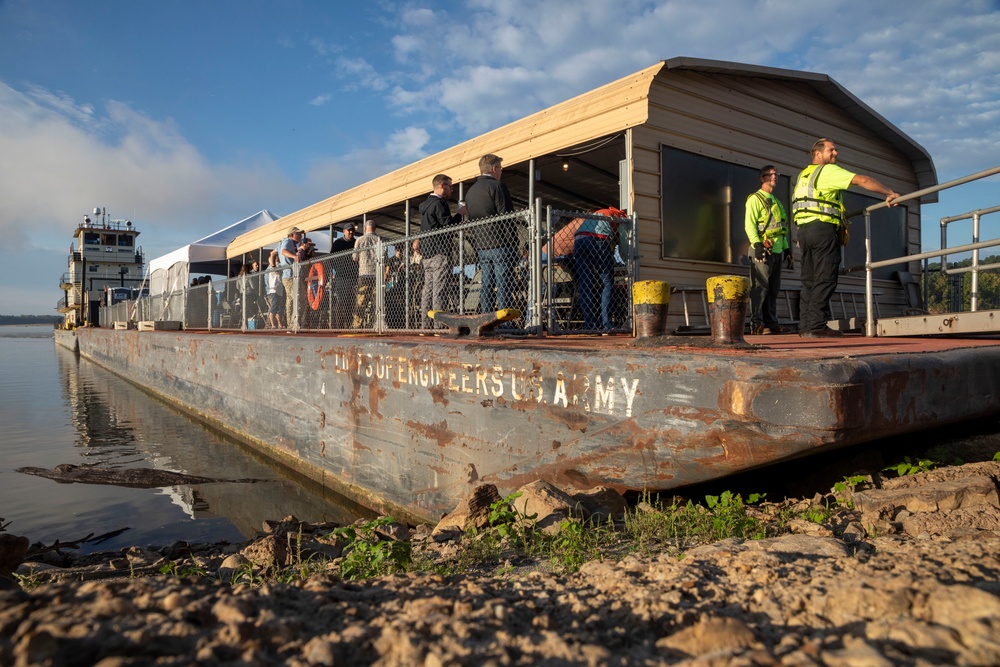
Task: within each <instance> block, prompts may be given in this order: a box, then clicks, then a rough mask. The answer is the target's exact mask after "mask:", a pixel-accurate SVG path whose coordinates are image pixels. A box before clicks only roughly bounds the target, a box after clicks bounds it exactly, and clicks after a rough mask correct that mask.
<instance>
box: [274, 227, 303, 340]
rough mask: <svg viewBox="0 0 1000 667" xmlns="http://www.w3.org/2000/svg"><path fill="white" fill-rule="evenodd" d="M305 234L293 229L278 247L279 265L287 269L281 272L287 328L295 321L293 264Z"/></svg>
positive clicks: (290, 229)
mask: <svg viewBox="0 0 1000 667" xmlns="http://www.w3.org/2000/svg"><path fill="white" fill-rule="evenodd" d="M304 234H305V232H303V231H302V230H301V229H299V228H298V227H291V228H289V230H288V235H287V236H286V237H285V238H284V239H283V240H282V241H281V244H280V245H279V246H278V264H279V265H281V266H283V267H285V269H284V270H283V271H282V272H281V284H282V285H283V286H284V288H285V324H286V325H287V326H292V322H294V321H295V320H294V313H295V301H294V299H295V286H294V284H293V281H292V264H294V263H295V260H296V259H297V258H298V249H299V242H300V241H302V236H303V235H304ZM301 300H302V299H300V301H301ZM300 310H301V307H300Z"/></svg>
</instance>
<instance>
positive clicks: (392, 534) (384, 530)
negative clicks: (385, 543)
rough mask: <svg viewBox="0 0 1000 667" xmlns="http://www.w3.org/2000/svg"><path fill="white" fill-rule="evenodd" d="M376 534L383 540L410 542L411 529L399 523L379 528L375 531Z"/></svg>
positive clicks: (395, 522) (394, 522)
mask: <svg viewBox="0 0 1000 667" xmlns="http://www.w3.org/2000/svg"><path fill="white" fill-rule="evenodd" d="M375 534H376V535H378V536H379V537H380V538H382V539H383V540H394V541H396V542H409V541H410V529H409V528H407V527H406V526H404V525H403V524H401V523H399V522H398V521H393V522H392V523H387V524H384V525H382V526H379V527H378V528H376V529H375Z"/></svg>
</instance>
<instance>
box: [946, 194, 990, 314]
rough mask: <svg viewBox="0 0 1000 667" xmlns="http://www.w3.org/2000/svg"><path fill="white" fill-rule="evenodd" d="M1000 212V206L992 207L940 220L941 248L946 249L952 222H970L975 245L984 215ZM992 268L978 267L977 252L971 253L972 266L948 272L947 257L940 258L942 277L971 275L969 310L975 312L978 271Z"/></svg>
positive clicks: (977, 306) (976, 308)
mask: <svg viewBox="0 0 1000 667" xmlns="http://www.w3.org/2000/svg"><path fill="white" fill-rule="evenodd" d="M997 211H1000V206H993V207H991V208H986V209H976V210H975V211H969V212H968V213H962V214H961V215H953V216H950V217H946V218H941V247H942V248H947V247H948V225H949V224H951V223H953V222H958V221H960V220H969V219H971V220H972V242H973V243H976V242H978V241H979V229H980V227H979V221H980V219H981V218H982V217H983V216H984V215H989V214H990V213H996V212H997ZM988 268H992V266H983V267H981V266H979V250H978V249H977V250H973V251H972V266H970V267H968V269H956V270H952V271H949V270H948V257H947V255H945V256H943V257H942V258H941V273H943V274H944V275H946V276H947V275H952V274H958V273H970V272H971V273H972V302H971V310H972V312H976V311H977V310H979V271H980V270H981V269H988Z"/></svg>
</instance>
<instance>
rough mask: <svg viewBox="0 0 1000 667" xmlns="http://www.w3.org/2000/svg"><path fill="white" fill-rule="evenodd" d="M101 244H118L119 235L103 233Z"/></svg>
mask: <svg viewBox="0 0 1000 667" xmlns="http://www.w3.org/2000/svg"><path fill="white" fill-rule="evenodd" d="M101 245H118V235H117V234H101Z"/></svg>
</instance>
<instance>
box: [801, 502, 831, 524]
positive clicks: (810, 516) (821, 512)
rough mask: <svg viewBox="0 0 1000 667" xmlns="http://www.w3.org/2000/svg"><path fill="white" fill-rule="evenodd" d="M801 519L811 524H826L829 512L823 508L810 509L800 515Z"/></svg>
mask: <svg viewBox="0 0 1000 667" xmlns="http://www.w3.org/2000/svg"><path fill="white" fill-rule="evenodd" d="M802 518H803V519H805V520H806V521H812V522H813V523H819V524H822V523H826V521H827V519H829V518H830V510H829V509H827V508H825V507H815V506H813V507H810V508H809V509H807V510H806V511H804V512H803V513H802Z"/></svg>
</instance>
